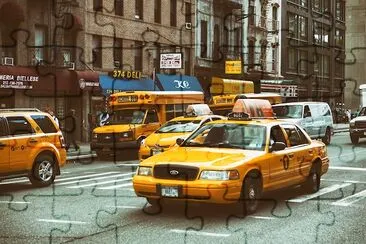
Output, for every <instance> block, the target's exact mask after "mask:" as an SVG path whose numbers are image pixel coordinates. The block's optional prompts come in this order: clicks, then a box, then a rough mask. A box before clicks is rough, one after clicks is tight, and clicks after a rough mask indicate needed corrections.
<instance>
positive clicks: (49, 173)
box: [29, 155, 56, 187]
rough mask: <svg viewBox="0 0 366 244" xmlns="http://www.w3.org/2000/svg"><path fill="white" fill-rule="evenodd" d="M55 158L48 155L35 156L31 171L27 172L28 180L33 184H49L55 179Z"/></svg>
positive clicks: (40, 185)
mask: <svg viewBox="0 0 366 244" xmlns="http://www.w3.org/2000/svg"><path fill="white" fill-rule="evenodd" d="M55 177H56V174H55V160H54V158H53V157H52V156H50V155H41V156H39V157H37V158H36V160H35V162H34V165H33V169H32V172H30V174H29V180H30V182H31V183H32V184H33V185H35V186H39V187H42V186H49V185H51V184H52V183H53V181H54V180H55Z"/></svg>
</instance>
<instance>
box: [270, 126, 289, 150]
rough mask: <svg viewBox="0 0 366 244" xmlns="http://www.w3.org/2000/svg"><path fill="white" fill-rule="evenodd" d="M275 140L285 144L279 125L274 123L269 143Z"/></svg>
mask: <svg viewBox="0 0 366 244" xmlns="http://www.w3.org/2000/svg"><path fill="white" fill-rule="evenodd" d="M275 142H283V143H285V144H286V145H287V143H286V139H285V136H284V135H283V132H282V129H281V127H280V126H278V125H276V126H273V127H272V128H271V134H270V145H272V144H273V143H275Z"/></svg>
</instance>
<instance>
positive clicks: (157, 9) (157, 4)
mask: <svg viewBox="0 0 366 244" xmlns="http://www.w3.org/2000/svg"><path fill="white" fill-rule="evenodd" d="M154 20H155V23H159V24H160V23H161V0H155V4H154Z"/></svg>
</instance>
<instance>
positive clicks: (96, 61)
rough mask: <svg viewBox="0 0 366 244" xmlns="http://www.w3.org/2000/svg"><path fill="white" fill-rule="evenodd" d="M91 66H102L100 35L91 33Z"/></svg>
mask: <svg viewBox="0 0 366 244" xmlns="http://www.w3.org/2000/svg"><path fill="white" fill-rule="evenodd" d="M92 57H93V67H96V68H101V67H102V37H101V36H98V35H93V49H92Z"/></svg>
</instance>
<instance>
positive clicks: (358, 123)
mask: <svg viewBox="0 0 366 244" xmlns="http://www.w3.org/2000/svg"><path fill="white" fill-rule="evenodd" d="M355 126H356V127H357V128H366V121H356V123H355Z"/></svg>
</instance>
